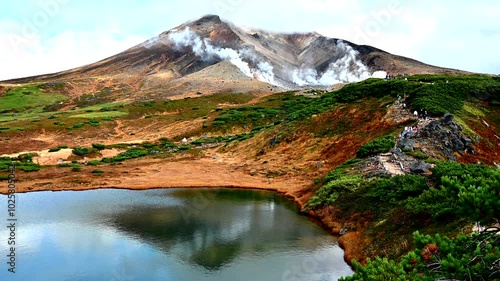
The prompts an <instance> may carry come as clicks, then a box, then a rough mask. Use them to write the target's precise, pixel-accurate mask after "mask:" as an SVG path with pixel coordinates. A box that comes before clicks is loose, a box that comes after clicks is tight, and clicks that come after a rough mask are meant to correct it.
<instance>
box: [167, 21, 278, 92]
mask: <svg viewBox="0 0 500 281" xmlns="http://www.w3.org/2000/svg"><path fill="white" fill-rule="evenodd" d="M169 39H170V40H172V41H173V42H174V44H175V45H176V47H178V48H180V47H191V48H192V50H193V53H194V54H195V55H197V56H199V57H200V58H201V59H203V60H211V59H214V58H219V59H221V60H227V61H229V62H231V63H232V64H233V65H234V66H236V67H238V69H239V70H240V71H241V73H243V74H244V75H246V76H248V77H253V78H256V79H259V80H260V81H263V82H266V83H270V84H273V85H277V84H276V83H275V80H274V72H273V66H272V65H271V64H270V63H268V62H265V61H261V62H258V63H257V67H256V68H251V67H250V65H249V64H248V62H246V61H244V60H243V57H244V56H247V57H252V56H253V57H254V58H253V60H256V58H255V56H254V55H253V54H252V55H251V56H250V55H249V51H248V50H240V51H236V50H234V49H231V48H219V47H215V46H213V45H212V44H211V43H210V40H209V39H203V40H202V39H201V38H200V37H199V36H198V35H197V34H195V33H194V32H192V31H191V30H190V29H189V27H186V28H185V29H184V30H183V31H180V32H174V33H171V34H169Z"/></svg>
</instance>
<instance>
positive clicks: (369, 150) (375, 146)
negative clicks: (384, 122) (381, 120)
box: [356, 136, 396, 158]
mask: <svg viewBox="0 0 500 281" xmlns="http://www.w3.org/2000/svg"><path fill="white" fill-rule="evenodd" d="M395 145H396V143H395V142H394V138H393V137H392V136H386V137H384V138H380V139H375V140H373V141H371V142H368V143H366V144H365V145H363V146H361V147H360V148H359V149H358V151H357V152H356V156H357V157H358V158H366V157H368V156H372V155H376V154H379V153H385V152H389V151H391V150H392V149H393V148H394V146H395Z"/></svg>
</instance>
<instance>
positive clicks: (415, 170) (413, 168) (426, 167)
mask: <svg viewBox="0 0 500 281" xmlns="http://www.w3.org/2000/svg"><path fill="white" fill-rule="evenodd" d="M408 167H409V168H410V173H412V174H425V173H428V172H429V171H430V169H431V168H432V166H431V164H429V163H425V162H423V161H417V162H412V163H410V165H409V166H408Z"/></svg>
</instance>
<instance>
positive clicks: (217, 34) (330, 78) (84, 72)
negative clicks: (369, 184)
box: [5, 15, 458, 99]
mask: <svg viewBox="0 0 500 281" xmlns="http://www.w3.org/2000/svg"><path fill="white" fill-rule="evenodd" d="M441 72H458V71H456V70H452V69H445V68H440V67H435V66H431V65H427V64H424V63H421V62H418V61H415V60H412V59H409V58H405V57H401V56H396V55H392V54H389V53H387V52H384V51H382V50H379V49H377V48H374V47H371V46H366V45H356V44H353V43H351V42H348V41H344V40H341V39H334V38H328V37H324V36H322V35H320V34H318V33H303V34H279V33H271V32H266V31H262V30H248V29H244V28H240V27H238V26H236V25H234V24H231V23H228V22H224V21H222V20H221V19H220V18H219V17H218V16H213V15H210V16H205V17H203V18H201V19H199V20H196V21H193V22H189V23H186V24H183V25H180V26H178V27H176V28H174V29H172V30H169V31H166V32H164V33H162V34H160V35H158V36H156V37H154V38H152V39H150V40H148V41H146V42H143V43H142V44H139V45H137V46H135V47H132V48H130V49H128V50H126V51H124V52H122V53H119V54H117V55H115V56H112V57H109V58H106V59H104V60H102V61H99V62H96V63H94V64H90V65H86V66H83V67H80V68H75V69H71V70H68V71H63V72H59V73H54V74H48V75H41V76H35V77H28V78H21V79H14V80H10V81H5V82H7V83H12V84H17V83H29V82H51V83H61V82H64V83H70V84H71V85H72V88H73V89H74V91H73V94H74V95H76V96H78V95H79V94H81V93H83V92H98V91H101V90H102V89H103V88H105V87H107V88H108V89H111V90H112V91H114V92H115V93H121V94H118V95H124V96H123V98H132V99H135V98H136V96H134V94H131V93H132V92H134V93H136V92H141V98H148V97H156V98H158V97H163V96H165V97H167V96H168V97H169V96H173V95H180V94H187V95H189V94H194V93H198V94H199V93H202V92H203V93H209V92H222V91H230V92H261V91H270V90H271V91H272V90H275V89H276V90H278V89H297V88H304V87H330V86H332V85H334V84H338V83H349V82H356V81H360V80H364V79H367V78H370V77H372V76H373V75H374V73H375V75H385V73H388V74H390V75H397V74H417V73H441ZM76 89H79V90H78V91H77V90H76ZM79 91H82V92H80V93H79ZM123 93H129V94H128V95H125V94H123Z"/></svg>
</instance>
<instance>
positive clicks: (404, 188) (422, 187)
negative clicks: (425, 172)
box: [367, 175, 430, 205]
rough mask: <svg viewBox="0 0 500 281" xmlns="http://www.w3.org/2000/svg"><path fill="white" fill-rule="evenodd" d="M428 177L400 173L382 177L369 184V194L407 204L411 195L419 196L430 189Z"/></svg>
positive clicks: (389, 201)
mask: <svg viewBox="0 0 500 281" xmlns="http://www.w3.org/2000/svg"><path fill="white" fill-rule="evenodd" d="M429 188H430V185H429V183H428V181H427V178H425V177H423V176H420V175H404V176H401V175H398V176H395V177H392V178H387V179H386V178H381V179H377V180H374V181H372V182H371V183H370V184H368V186H367V189H368V192H367V195H368V196H369V197H372V198H376V199H378V200H379V201H381V202H387V203H390V204H392V205H398V204H405V202H406V200H407V199H408V198H409V197H417V196H419V195H421V194H422V193H423V192H424V191H426V190H428V189H429Z"/></svg>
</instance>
